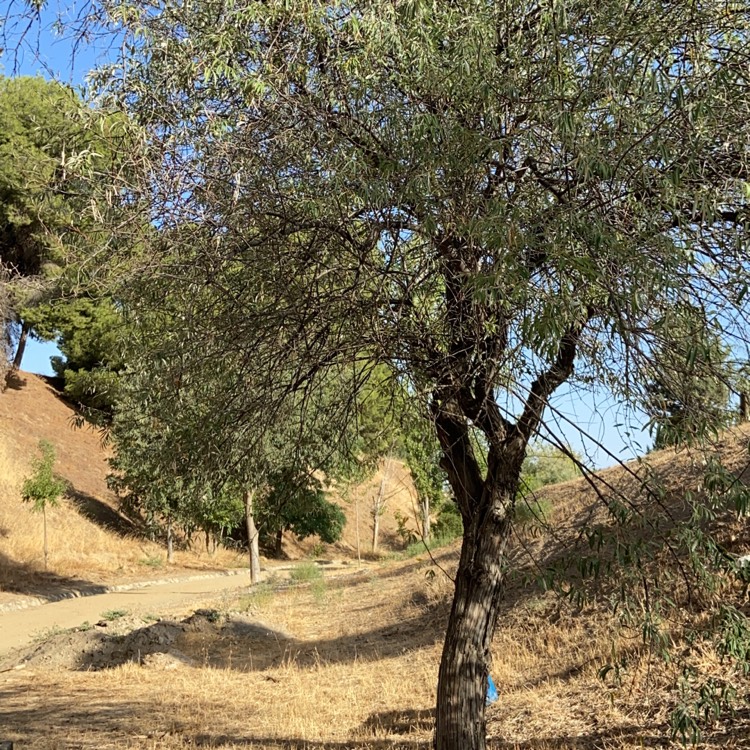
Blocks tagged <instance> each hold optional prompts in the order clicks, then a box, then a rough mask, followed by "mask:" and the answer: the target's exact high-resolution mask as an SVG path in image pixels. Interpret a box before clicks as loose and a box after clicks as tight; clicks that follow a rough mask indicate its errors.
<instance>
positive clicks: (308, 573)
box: [289, 562, 323, 583]
mask: <svg viewBox="0 0 750 750" xmlns="http://www.w3.org/2000/svg"><path fill="white" fill-rule="evenodd" d="M289 578H290V579H291V580H292V581H294V583H310V582H311V581H318V580H320V579H321V578H323V571H322V570H321V569H320V568H319V567H318V566H317V565H316V564H315V563H312V562H302V563H298V564H297V565H295V566H294V567H293V568H292V570H291V572H290V573H289Z"/></svg>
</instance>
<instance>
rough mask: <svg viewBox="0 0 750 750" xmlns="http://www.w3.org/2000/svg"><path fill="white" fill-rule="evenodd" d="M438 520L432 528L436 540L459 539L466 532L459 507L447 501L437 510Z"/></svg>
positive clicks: (451, 501)
mask: <svg viewBox="0 0 750 750" xmlns="http://www.w3.org/2000/svg"><path fill="white" fill-rule="evenodd" d="M436 513H437V520H436V521H435V524H434V525H433V527H432V531H433V535H434V536H435V538H436V539H458V537H460V536H461V535H462V534H463V532H464V525H463V521H462V520H461V514H460V513H459V510H458V506H457V505H456V503H455V502H454V501H453V500H450V499H447V500H445V501H444V502H443V503H441V504H440V505H438V506H437V508H436Z"/></svg>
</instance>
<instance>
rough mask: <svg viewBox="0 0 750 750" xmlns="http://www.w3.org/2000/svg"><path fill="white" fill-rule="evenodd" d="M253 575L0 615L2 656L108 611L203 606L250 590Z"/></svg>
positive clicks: (136, 612)
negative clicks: (227, 593) (228, 594)
mask: <svg viewBox="0 0 750 750" xmlns="http://www.w3.org/2000/svg"><path fill="white" fill-rule="evenodd" d="M249 584H250V580H249V575H248V574H247V573H242V574H239V575H231V576H215V577H211V578H207V577H201V578H200V579H198V580H196V579H187V580H182V581H177V582H173V583H164V584H157V585H153V586H148V587H145V588H134V589H131V590H128V591H114V592H111V593H107V594H97V595H95V596H86V597H78V598H74V599H65V600H63V601H59V602H52V603H50V604H43V605H40V606H38V607H32V608H29V609H21V610H15V611H12V612H5V613H3V614H0V655H1V654H3V653H5V652H7V651H10V650H11V649H14V648H18V647H20V646H25V645H26V644H28V643H31V642H32V641H33V640H35V639H36V638H38V637H40V636H41V635H43V634H44V633H48V632H50V631H54V630H56V629H62V630H65V629H67V628H75V627H78V626H79V625H82V624H83V623H84V622H89V623H95V622H97V621H99V620H101V619H102V615H103V613H105V612H113V611H116V610H117V611H123V610H125V611H127V612H129V613H131V614H134V615H146V614H154V615H162V614H167V613H170V612H172V611H174V610H178V609H180V608H183V607H186V606H187V605H188V604H190V605H195V606H200V603H201V601H202V600H208V599H214V598H216V597H217V596H219V595H221V593H222V592H225V591H229V590H237V589H241V588H243V587H245V588H247V587H248V586H249Z"/></svg>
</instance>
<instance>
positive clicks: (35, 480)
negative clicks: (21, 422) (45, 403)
mask: <svg viewBox="0 0 750 750" xmlns="http://www.w3.org/2000/svg"><path fill="white" fill-rule="evenodd" d="M39 452H40V454H41V455H40V456H39V457H38V458H36V459H35V460H34V462H33V464H32V468H33V473H32V474H31V476H29V477H28V478H27V479H25V480H24V483H23V486H22V488H21V497H22V499H23V501H24V502H26V503H30V504H31V509H32V510H33V511H35V512H37V513H41V514H42V519H43V524H44V569H45V570H47V559H48V556H49V555H48V549H47V508H48V507H54V506H55V505H57V504H58V502H59V501H60V497H61V496H62V494H63V492H65V482H63V481H62V479H58V478H57V477H56V476H55V474H54V472H53V468H54V466H55V449H54V447H53V445H52V443H50V442H49V441H48V440H40V441H39Z"/></svg>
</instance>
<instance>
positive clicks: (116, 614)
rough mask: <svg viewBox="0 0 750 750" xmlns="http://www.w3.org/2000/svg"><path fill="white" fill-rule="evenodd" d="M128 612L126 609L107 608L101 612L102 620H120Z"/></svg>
mask: <svg viewBox="0 0 750 750" xmlns="http://www.w3.org/2000/svg"><path fill="white" fill-rule="evenodd" d="M129 614H130V612H129V611H128V610H127V609H108V610H107V611H106V612H102V620H107V622H113V621H114V620H121V619H122V618H123V617H127V616H128V615H129Z"/></svg>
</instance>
